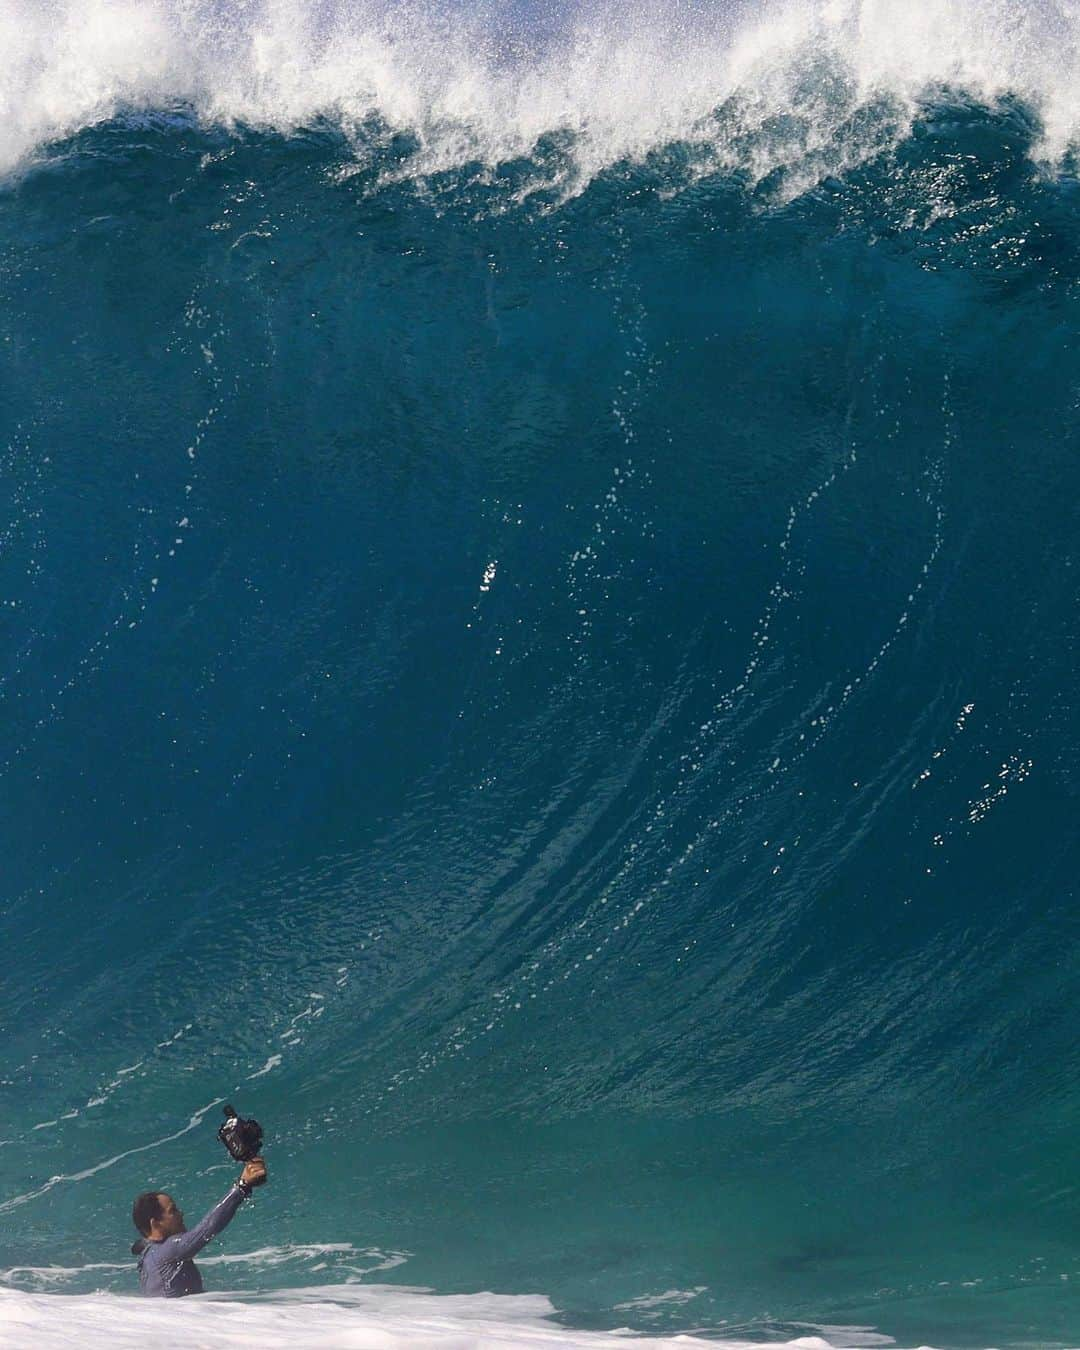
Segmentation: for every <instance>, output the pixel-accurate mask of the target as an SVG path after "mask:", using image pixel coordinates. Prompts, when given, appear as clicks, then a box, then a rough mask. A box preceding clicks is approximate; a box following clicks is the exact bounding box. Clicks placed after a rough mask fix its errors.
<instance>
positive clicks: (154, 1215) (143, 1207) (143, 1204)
mask: <svg viewBox="0 0 1080 1350" xmlns="http://www.w3.org/2000/svg"><path fill="white" fill-rule="evenodd" d="M160 1218H161V1193H160V1191H143V1193H142V1195H137V1196H136V1197H135V1203H134V1204H133V1205H132V1206H131V1221H132V1223H133V1224H134V1225H135V1227H136V1228H137V1229H138V1230H139V1232H140V1233H141V1234H142V1235H143V1237H149V1236H150V1220H151V1219H160Z"/></svg>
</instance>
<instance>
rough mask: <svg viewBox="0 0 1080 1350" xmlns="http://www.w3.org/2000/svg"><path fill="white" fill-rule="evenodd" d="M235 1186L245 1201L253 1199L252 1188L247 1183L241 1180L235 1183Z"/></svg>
mask: <svg viewBox="0 0 1080 1350" xmlns="http://www.w3.org/2000/svg"><path fill="white" fill-rule="evenodd" d="M234 1185H235V1186H236V1189H237V1190H238V1191H239V1192H240V1193H241V1195H242V1196H243V1197H244V1199H245V1200H250V1199H251V1187H250V1185H249V1184H248V1183H247V1182H246V1181H243V1180H240V1181H237V1182H235V1183H234Z"/></svg>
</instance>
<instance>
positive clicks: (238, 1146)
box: [131, 1106, 266, 1298]
mask: <svg viewBox="0 0 1080 1350" xmlns="http://www.w3.org/2000/svg"><path fill="white" fill-rule="evenodd" d="M225 1113H226V1115H227V1116H228V1117H229V1119H228V1120H227V1121H226V1123H225V1124H224V1125H223V1126H222V1127H221V1129H220V1131H219V1132H218V1137H219V1138H220V1139H221V1142H222V1143H223V1144H224V1145H225V1147H226V1148H227V1149H228V1150H229V1152H230V1153H231V1154H232V1156H233V1157H234V1158H236V1159H237V1161H243V1163H244V1170H243V1171H242V1172H241V1173H240V1177H239V1179H238V1180H237V1181H234V1182H233V1184H232V1186H230V1187H229V1191H228V1194H227V1195H225V1196H224V1197H223V1198H222V1199H221V1200H219V1201H218V1202H217V1204H216V1205H215V1206H214V1208H213V1209H212V1210H210V1212H209V1213H208V1214H206V1215H204V1216H203V1218H202V1219H200V1220H199V1222H198V1223H197V1224H196V1225H195V1227H194V1228H192V1229H191V1230H190V1231H189V1230H188V1229H187V1228H186V1227H185V1226H184V1215H183V1212H182V1211H181V1210H179V1209H177V1207H176V1201H175V1200H174V1199H173V1198H172V1196H171V1195H166V1194H164V1192H159V1191H144V1192H143V1193H142V1195H140V1196H138V1197H136V1200H135V1203H134V1205H133V1206H132V1208H131V1217H132V1220H133V1222H134V1224H135V1227H136V1228H137V1229H138V1230H139V1232H140V1233H141V1234H142V1237H141V1238H139V1240H138V1242H136V1243H135V1244H134V1245H133V1246H132V1248H131V1251H132V1255H133V1256H137V1257H138V1258H139V1288H140V1290H141V1291H142V1293H143V1294H145V1295H147V1296H148V1297H150V1298H183V1297H184V1295H185V1294H201V1293H202V1291H203V1282H202V1276H201V1275H200V1274H199V1269H198V1267H197V1266H196V1264H195V1262H194V1261H193V1260H192V1259H191V1258H192V1257H193V1256H194V1255H195V1254H196V1252H200V1251H202V1249H203V1248H204V1247H205V1246H206V1244H207V1243H208V1242H209V1241H210V1240H211V1238H215V1237H217V1235H218V1234H219V1233H220V1232H221V1231H222V1229H224V1228H225V1227H226V1226H227V1225H228V1224H229V1223H230V1222H231V1221H232V1218H233V1215H234V1214H235V1213H236V1211H237V1210H238V1209H239V1208H240V1206H241V1205H242V1204H243V1203H244V1201H245V1200H246V1199H247V1198H248V1197H249V1196H250V1195H251V1192H252V1189H253V1187H255V1186H262V1185H263V1184H264V1182H265V1181H266V1163H265V1162H263V1160H262V1158H260V1157H257V1156H254V1155H255V1154H256V1152H257V1150H258V1148H259V1147H260V1145H261V1144H262V1130H261V1129H260V1128H259V1124H258V1122H257V1121H254V1120H241V1119H239V1118H238V1117H237V1116H236V1114H235V1112H234V1111H233V1109H232V1107H231V1106H227V1107H226V1108H225Z"/></svg>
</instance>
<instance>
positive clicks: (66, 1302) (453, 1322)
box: [0, 1285, 873, 1350]
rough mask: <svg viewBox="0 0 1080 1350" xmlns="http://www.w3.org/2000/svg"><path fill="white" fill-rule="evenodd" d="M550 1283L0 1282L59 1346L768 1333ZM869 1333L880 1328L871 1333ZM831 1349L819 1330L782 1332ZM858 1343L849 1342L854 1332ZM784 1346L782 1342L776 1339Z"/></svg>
mask: <svg viewBox="0 0 1080 1350" xmlns="http://www.w3.org/2000/svg"><path fill="white" fill-rule="evenodd" d="M554 1311H555V1310H554V1308H553V1307H552V1305H551V1303H550V1301H549V1300H548V1299H547V1298H545V1297H543V1296H542V1295H498V1294H459V1295H435V1294H431V1293H430V1292H428V1291H426V1290H422V1289H412V1288H404V1287H400V1286H393V1285H367V1286H364V1285H350V1286H345V1287H341V1286H333V1287H326V1288H320V1289H302V1290H282V1291H278V1292H277V1293H275V1294H273V1295H268V1296H262V1297H259V1296H255V1297H241V1296H237V1295H233V1296H230V1295H218V1296H215V1295H203V1296H202V1297H197V1298H188V1299H183V1300H175V1301H168V1302H166V1301H164V1300H162V1301H159V1300H153V1299H150V1300H142V1299H139V1298H135V1297H132V1298H121V1297H117V1296H116V1295H113V1294H86V1295H79V1296H71V1295H62V1294H27V1293H21V1292H15V1291H3V1290H0V1343H2V1344H5V1345H8V1344H10V1345H32V1346H34V1347H35V1350H59V1348H60V1347H68V1346H70V1345H71V1344H72V1343H73V1342H74V1341H78V1343H79V1345H80V1346H82V1347H83V1350H94V1347H99V1346H100V1347H106V1346H107V1347H109V1350H143V1348H144V1347H145V1346H146V1345H151V1344H161V1345H165V1344H168V1345H191V1346H196V1345H199V1346H210V1345H213V1346H214V1347H225V1348H226V1350H227V1347H248V1346H251V1347H258V1348H259V1350H284V1348H285V1347H289V1348H290V1350H292V1348H295V1350H330V1348H331V1347H333V1350H353V1348H355V1350H361V1347H362V1350H399V1348H400V1350H533V1348H534V1347H537V1346H549V1347H551V1346H563V1347H581V1350H603V1347H608V1348H609V1350H611V1347H615V1346H619V1345H622V1346H626V1345H632V1346H634V1347H640V1350H689V1348H690V1347H697V1346H700V1347H703V1348H704V1347H710V1348H711V1350H760V1342H757V1343H754V1342H748V1341H741V1340H721V1341H717V1340H711V1339H710V1340H702V1339H701V1338H699V1337H693V1336H667V1337H655V1336H633V1337H632V1338H631V1337H629V1336H628V1334H627V1333H622V1334H621V1333H619V1332H587V1331H572V1330H567V1329H566V1328H565V1327H562V1326H560V1325H558V1324H557V1323H555V1322H553V1321H552V1320H551V1316H552V1314H553V1313H554ZM871 1340H873V1338H871ZM785 1344H786V1345H787V1346H788V1347H793V1348H797V1350H830V1342H829V1341H827V1340H826V1339H825V1338H824V1337H822V1336H820V1335H816V1334H811V1335H807V1336H801V1337H797V1338H796V1339H795V1340H793V1341H788V1342H786V1343H785ZM849 1344H850V1343H849ZM777 1346H778V1350H779V1343H777Z"/></svg>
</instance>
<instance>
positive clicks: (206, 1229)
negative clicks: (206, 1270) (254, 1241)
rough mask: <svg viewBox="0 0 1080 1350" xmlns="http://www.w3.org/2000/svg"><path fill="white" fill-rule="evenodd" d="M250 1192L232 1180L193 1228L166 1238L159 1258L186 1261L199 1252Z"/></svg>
mask: <svg viewBox="0 0 1080 1350" xmlns="http://www.w3.org/2000/svg"><path fill="white" fill-rule="evenodd" d="M250 1194H251V1191H250V1190H249V1189H248V1188H247V1187H246V1186H241V1184H240V1183H239V1182H238V1181H234V1182H233V1184H232V1186H231V1187H230V1188H229V1193H228V1195H225V1196H223V1197H222V1198H221V1199H220V1200H219V1201H218V1202H217V1204H216V1205H215V1206H214V1208H213V1209H212V1210H210V1212H209V1213H208V1214H204V1215H203V1217H202V1218H201V1219H200V1220H199V1222H198V1223H197V1224H196V1225H195V1227H194V1228H189V1229H188V1230H187V1232H186V1233H177V1235H176V1236H175V1237H171V1238H166V1239H165V1241H164V1242H162V1243H161V1244H160V1246H161V1259H162V1260H164V1261H186V1260H187V1259H188V1258H189V1257H192V1256H194V1255H195V1253H196V1252H201V1251H202V1249H203V1248H204V1247H205V1246H206V1244H207V1243H208V1242H209V1241H210V1239H211V1238H216V1237H217V1235H218V1234H219V1233H220V1232H221V1230H222V1229H223V1228H225V1227H226V1226H227V1225H228V1224H229V1222H230V1221H231V1220H232V1217H233V1215H234V1214H235V1213H236V1211H237V1210H238V1209H239V1208H240V1206H241V1205H242V1204H243V1203H244V1201H245V1200H246V1199H247V1198H248V1196H249V1195H250Z"/></svg>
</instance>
